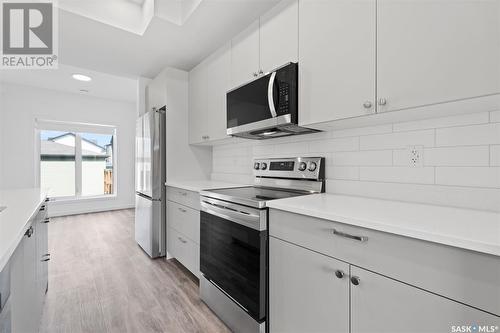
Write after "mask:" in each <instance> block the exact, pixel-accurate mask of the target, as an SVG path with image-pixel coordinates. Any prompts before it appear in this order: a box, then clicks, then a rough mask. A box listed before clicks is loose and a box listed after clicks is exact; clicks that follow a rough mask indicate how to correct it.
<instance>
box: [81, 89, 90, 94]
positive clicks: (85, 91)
mask: <svg viewBox="0 0 500 333" xmlns="http://www.w3.org/2000/svg"><path fill="white" fill-rule="evenodd" d="M80 92H81V93H83V94H86V93H88V92H89V91H88V90H87V89H80Z"/></svg>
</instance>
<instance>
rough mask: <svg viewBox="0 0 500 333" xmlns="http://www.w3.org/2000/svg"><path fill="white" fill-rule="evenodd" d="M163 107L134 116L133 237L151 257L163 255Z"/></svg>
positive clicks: (164, 161) (164, 171)
mask: <svg viewBox="0 0 500 333" xmlns="http://www.w3.org/2000/svg"><path fill="white" fill-rule="evenodd" d="M165 125H166V123H165V107H162V108H161V109H159V110H152V111H149V112H147V113H146V114H144V115H143V116H141V117H139V119H137V123H136V137H135V241H136V242H137V244H139V245H140V246H141V247H142V249H143V250H144V251H145V252H146V253H147V254H148V255H149V256H150V257H151V258H156V257H162V256H165V255H166V252H167V251H166V223H165V221H166V217H165V213H166V211H165V204H166V193H165V181H166V156H165V155H166V150H165V144H166V135H165Z"/></svg>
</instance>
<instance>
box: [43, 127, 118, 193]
mask: <svg viewBox="0 0 500 333" xmlns="http://www.w3.org/2000/svg"><path fill="white" fill-rule="evenodd" d="M37 127H38V133H39V139H40V187H42V188H48V189H49V196H50V197H52V198H82V197H95V196H106V195H112V194H114V193H115V181H114V180H115V178H116V175H115V172H114V170H115V159H114V155H115V154H114V151H115V150H116V146H115V145H116V134H115V129H114V128H113V127H110V126H101V125H89V124H71V123H67V124H64V123H60V122H46V121H38V125H37Z"/></svg>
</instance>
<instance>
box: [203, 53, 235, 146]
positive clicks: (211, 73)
mask: <svg viewBox="0 0 500 333" xmlns="http://www.w3.org/2000/svg"><path fill="white" fill-rule="evenodd" d="M206 66H207V82H206V84H207V110H206V111H207V112H206V114H205V121H204V124H205V126H206V127H207V130H206V132H207V134H206V135H208V137H209V138H208V140H220V139H224V138H226V137H227V132H226V123H227V121H226V118H227V115H226V92H227V90H228V88H229V84H230V77H231V45H230V44H227V45H225V46H223V47H222V48H221V49H219V50H217V52H215V53H214V54H213V55H212V56H211V57H210V58H208V59H207V64H206Z"/></svg>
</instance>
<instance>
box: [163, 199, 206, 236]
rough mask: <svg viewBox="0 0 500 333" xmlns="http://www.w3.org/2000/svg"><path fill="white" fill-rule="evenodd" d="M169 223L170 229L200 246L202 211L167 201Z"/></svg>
mask: <svg viewBox="0 0 500 333" xmlns="http://www.w3.org/2000/svg"><path fill="white" fill-rule="evenodd" d="M167 223H168V226H169V227H170V228H173V229H175V230H177V231H178V232H180V233H182V234H184V235H185V236H187V237H188V238H190V239H191V240H192V241H194V242H195V243H197V244H200V211H198V210H195V209H192V208H189V207H187V206H184V205H181V204H178V203H176V202H173V201H167Z"/></svg>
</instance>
